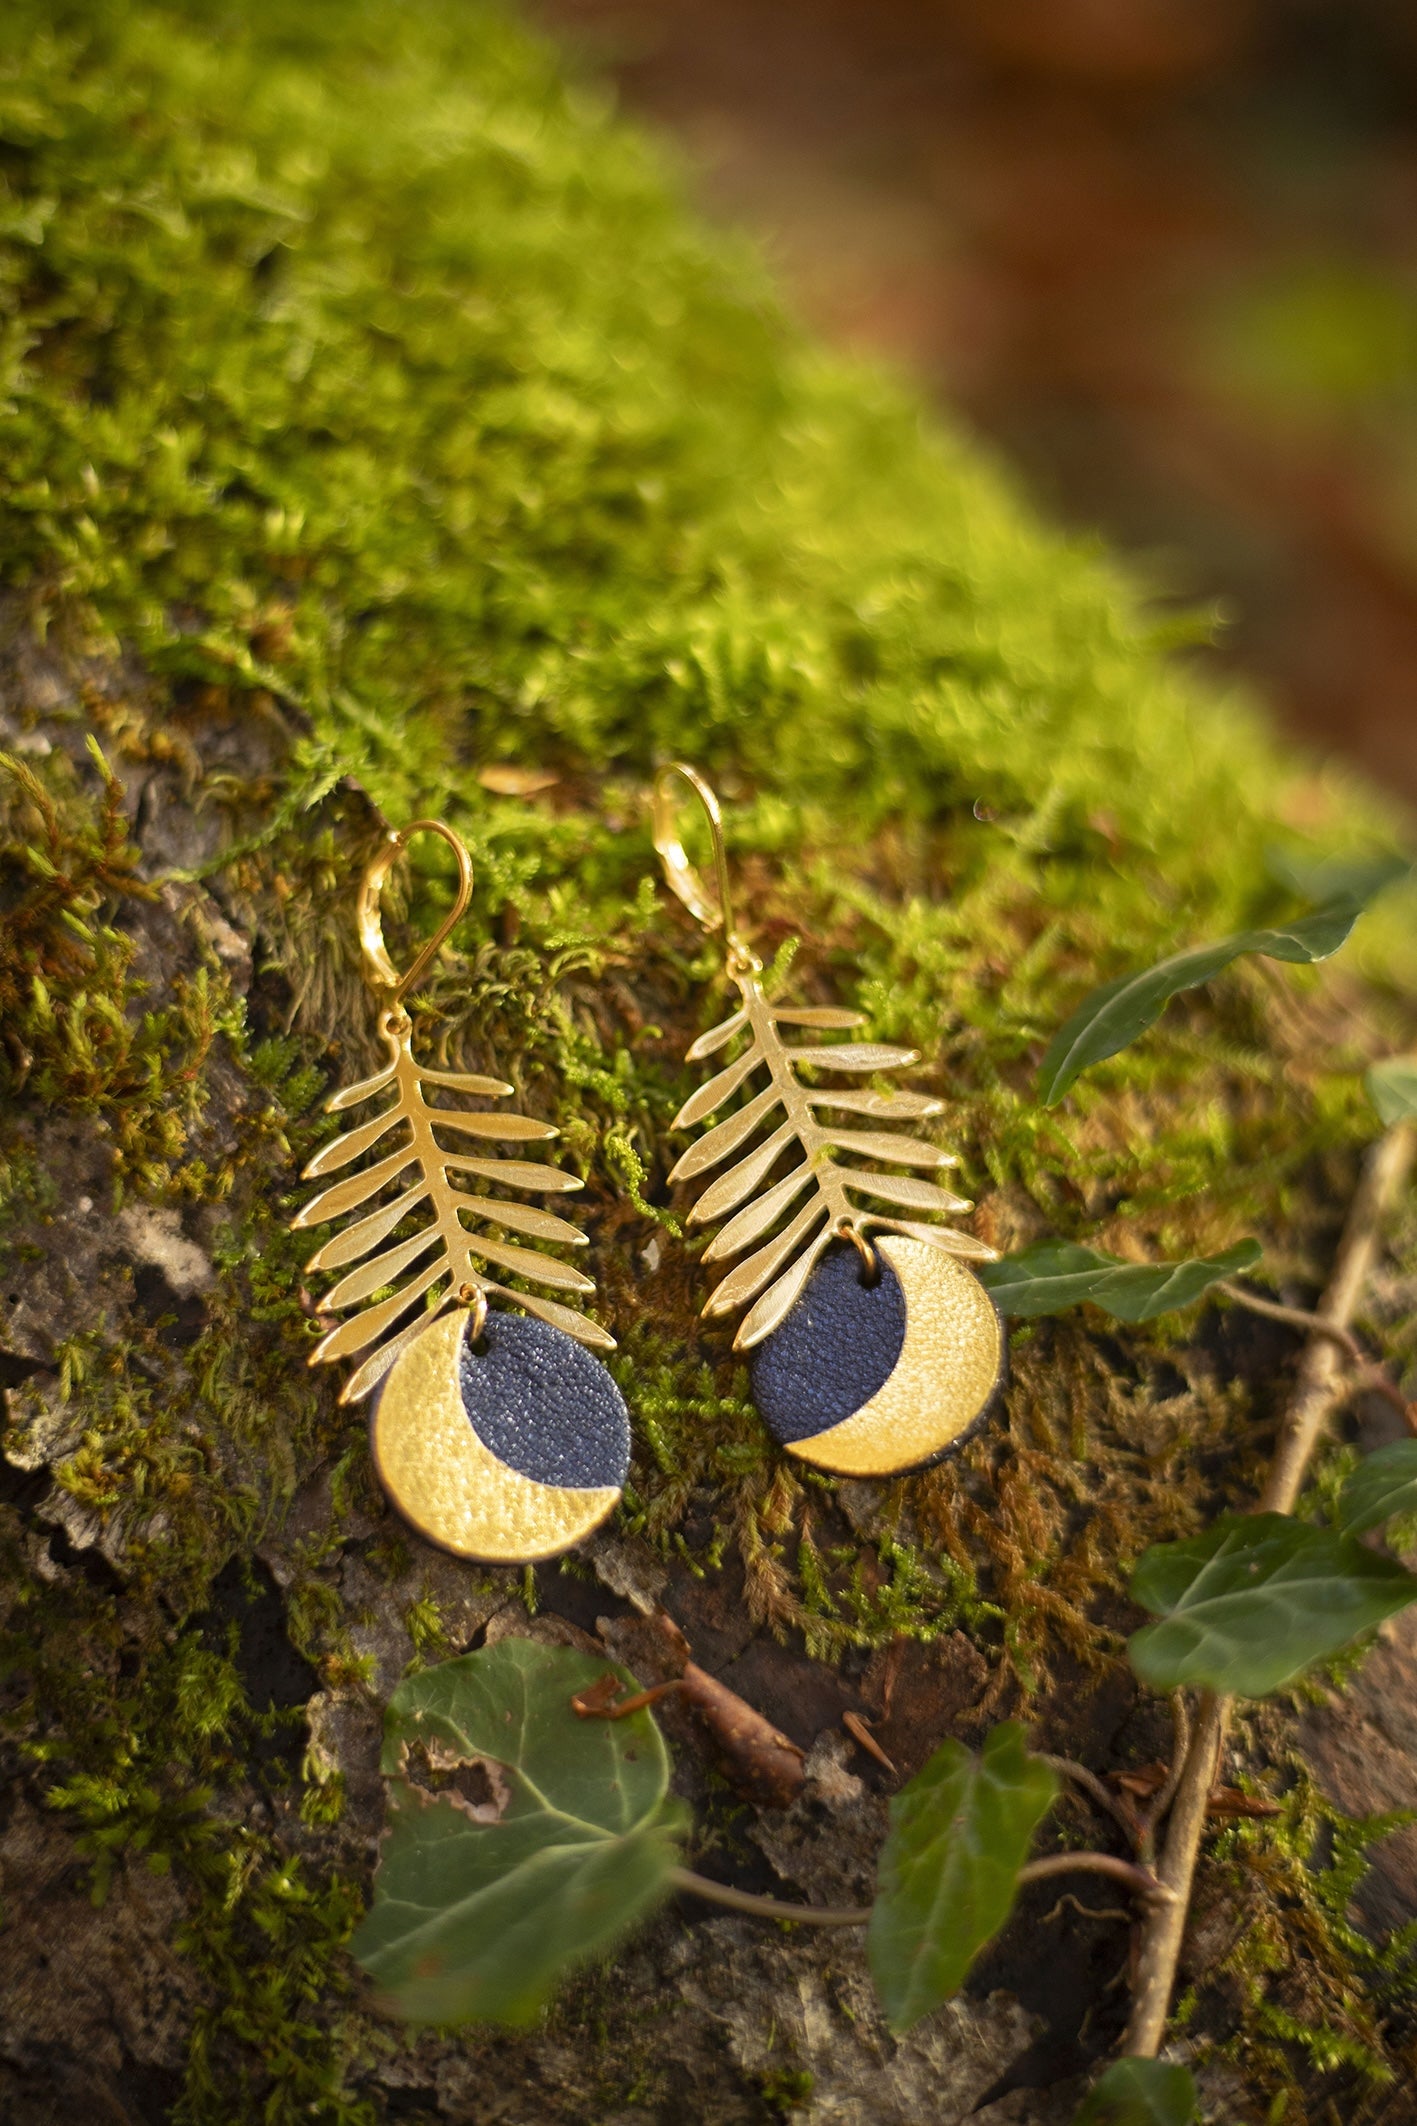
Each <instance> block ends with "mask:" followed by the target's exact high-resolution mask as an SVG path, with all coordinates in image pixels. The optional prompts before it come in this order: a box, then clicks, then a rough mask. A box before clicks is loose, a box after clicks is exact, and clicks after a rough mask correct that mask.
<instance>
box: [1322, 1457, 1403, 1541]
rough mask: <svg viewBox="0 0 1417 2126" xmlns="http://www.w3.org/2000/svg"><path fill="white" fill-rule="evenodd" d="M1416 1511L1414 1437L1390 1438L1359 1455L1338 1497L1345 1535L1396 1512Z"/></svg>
mask: <svg viewBox="0 0 1417 2126" xmlns="http://www.w3.org/2000/svg"><path fill="white" fill-rule="evenodd" d="M1413 1512H1417V1439H1399V1440H1394V1441H1393V1443H1392V1445H1391V1446H1390V1447H1379V1448H1378V1449H1377V1451H1376V1452H1375V1453H1373V1454H1367V1455H1365V1456H1364V1457H1363V1459H1362V1461H1361V1462H1360V1463H1359V1464H1358V1467H1357V1468H1356V1469H1355V1470H1354V1471H1353V1474H1352V1475H1351V1476H1350V1477H1349V1479H1348V1482H1347V1483H1346V1484H1345V1485H1344V1487H1343V1491H1342V1493H1341V1495H1340V1497H1339V1501H1338V1526H1339V1529H1340V1531H1341V1533H1342V1534H1344V1535H1346V1536H1353V1535H1367V1534H1368V1532H1369V1530H1370V1529H1373V1528H1381V1527H1382V1525H1383V1523H1384V1521H1390V1520H1393V1519H1394V1518H1395V1517H1396V1516H1397V1515H1398V1514H1401V1513H1413Z"/></svg>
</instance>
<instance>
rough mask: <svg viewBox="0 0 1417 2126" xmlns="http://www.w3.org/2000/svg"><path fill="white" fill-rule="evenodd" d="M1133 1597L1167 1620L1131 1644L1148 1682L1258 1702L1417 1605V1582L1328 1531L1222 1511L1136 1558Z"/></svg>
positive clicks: (1272, 1516)
mask: <svg viewBox="0 0 1417 2126" xmlns="http://www.w3.org/2000/svg"><path fill="white" fill-rule="evenodd" d="M1132 1594H1133V1596H1134V1598H1135V1599H1136V1600H1137V1601H1138V1602H1140V1603H1141V1605H1142V1607H1143V1608H1144V1609H1150V1610H1153V1611H1155V1612H1156V1614H1157V1615H1158V1616H1160V1617H1161V1618H1162V1619H1163V1621H1162V1622H1161V1623H1159V1624H1147V1625H1145V1626H1144V1627H1143V1628H1142V1630H1140V1631H1138V1632H1134V1633H1133V1635H1132V1637H1131V1639H1130V1641H1129V1642H1128V1647H1127V1651H1128V1653H1129V1654H1130V1656H1131V1663H1132V1667H1133V1668H1134V1669H1135V1670H1136V1672H1137V1674H1138V1675H1139V1676H1140V1677H1141V1679H1142V1681H1143V1683H1149V1684H1150V1685H1151V1687H1152V1689H1153V1690H1179V1689H1180V1688H1181V1687H1182V1686H1183V1685H1185V1684H1188V1683H1203V1684H1206V1685H1207V1686H1208V1687H1209V1688H1210V1689H1211V1690H1218V1691H1235V1692H1237V1693H1238V1694H1239V1695H1240V1696H1241V1697H1244V1698H1264V1697H1267V1696H1268V1695H1269V1693H1270V1692H1271V1691H1276V1690H1280V1689H1282V1688H1283V1686H1284V1685H1285V1684H1286V1683H1290V1682H1292V1681H1293V1679H1294V1678H1295V1676H1297V1675H1299V1674H1300V1673H1301V1672H1302V1671H1303V1670H1304V1669H1306V1668H1307V1667H1308V1666H1309V1664H1310V1663H1311V1662H1313V1661H1320V1660H1322V1659H1323V1658H1324V1656H1325V1655H1326V1654H1335V1653H1337V1652H1338V1650H1339V1648H1340V1647H1343V1646H1346V1645H1347V1644H1348V1642H1349V1641H1350V1639H1356V1638H1357V1636H1358V1634H1359V1633H1360V1632H1364V1631H1368V1630H1369V1629H1371V1627H1372V1626H1373V1625H1375V1624H1381V1622H1382V1620H1383V1618H1384V1617H1390V1616H1394V1615H1395V1614H1396V1612H1397V1611H1398V1610H1399V1609H1405V1608H1406V1606H1407V1604H1408V1603H1409V1602H1412V1601H1417V1576H1414V1575H1413V1574H1412V1573H1410V1572H1406V1571H1404V1570H1403V1568H1402V1566H1401V1565H1399V1564H1398V1563H1397V1562H1396V1561H1395V1560H1394V1559H1392V1558H1385V1557H1381V1556H1379V1555H1378V1553H1377V1552H1375V1551H1372V1550H1367V1549H1365V1548H1364V1546H1363V1545H1362V1544H1361V1543H1356V1542H1354V1540H1353V1538H1352V1537H1351V1536H1348V1535H1340V1534H1339V1533H1338V1532H1337V1531H1336V1530H1334V1529H1331V1528H1315V1527H1312V1526H1310V1525H1309V1523H1308V1522H1306V1521H1296V1520H1292V1519H1290V1517H1289V1516H1288V1515H1287V1514H1283V1513H1254V1514H1238V1513H1227V1514H1225V1515H1223V1516H1222V1517H1221V1519H1220V1520H1218V1521H1216V1522H1215V1523H1214V1524H1213V1526H1211V1527H1210V1528H1207V1529H1206V1531H1205V1533H1204V1534H1203V1535H1197V1536H1192V1537H1190V1538H1189V1540H1188V1541H1186V1542H1184V1543H1160V1544H1157V1545H1156V1546H1155V1547H1154V1548H1153V1549H1151V1550H1148V1551H1145V1552H1143V1554H1142V1556H1141V1557H1140V1558H1139V1559H1138V1561H1137V1566H1136V1570H1135V1571H1134V1573H1133V1574H1132Z"/></svg>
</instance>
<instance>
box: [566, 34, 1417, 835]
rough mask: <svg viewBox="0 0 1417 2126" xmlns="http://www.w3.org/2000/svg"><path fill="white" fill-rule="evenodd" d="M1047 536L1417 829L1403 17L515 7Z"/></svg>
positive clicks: (1414, 434)
mask: <svg viewBox="0 0 1417 2126" xmlns="http://www.w3.org/2000/svg"><path fill="white" fill-rule="evenodd" d="M533 13H534V14H535V15H537V16H539V18H540V19H541V20H543V21H544V22H546V23H548V24H550V25H551V26H552V27H554V28H555V29H556V30H557V31H558V32H559V33H561V34H562V35H563V36H564V35H566V34H567V33H568V32H569V33H570V34H571V35H572V37H573V39H575V40H578V41H579V42H580V44H581V47H582V49H583V51H584V52H585V53H586V54H587V55H588V56H589V58H590V59H592V60H593V62H594V63H595V65H596V66H597V67H598V68H608V69H609V71H610V72H611V74H612V75H613V76H614V78H615V79H616V80H617V82H618V84H619V87H620V91H621V94H622V96H623V98H624V100H625V103H626V105H627V106H628V107H629V108H630V109H632V110H634V111H635V112H637V113H640V114H645V115H648V116H649V117H651V118H652V119H654V120H656V121H658V122H660V123H661V124H662V125H664V126H666V127H667V128H668V129H669V130H670V131H671V132H672V133H674V134H677V136H678V137H679V139H680V140H681V142H682V143H683V144H684V146H685V148H686V149H687V151H688V153H689V156H690V158H691V161H692V163H693V165H694V166H695V168H696V170H697V172H698V180H697V181H698V190H699V193H700V196H701V197H702V198H703V199H705V200H706V201H707V202H708V204H709V205H710V207H711V208H713V209H715V210H716V211H718V212H720V213H722V214H725V215H728V216H731V217H732V218H734V219H736V220H738V221H741V222H746V223H748V224H749V225H750V226H752V227H754V228H756V229H757V230H758V231H760V232H762V233H763V234H764V235H765V236H766V237H767V239H768V242H769V248H770V251H771V252H772V254H773V255H774V257H775V259H776V262H777V264H778V267H779V270H780V272H781V274H782V276H783V278H784V279H785V280H786V282H787V283H788V285H789V287H790V288H791V289H793V290H794V291H795V294H796V297H797V300H798V302H799V303H800V304H801V306H802V307H803V309H804V310H805V311H806V313H807V314H808V315H809V316H810V317H811V318H812V320H813V321H814V322H816V323H818V324H819V325H821V326H823V327H824V328H825V329H826V330H827V332H828V333H829V334H831V335H834V336H835V337H837V338H838V339H841V340H845V341H847V342H848V343H850V344H852V345H854V346H857V347H862V348H866V349H869V350H874V351H884V352H885V353H887V354H888V355H890V356H892V357H894V358H896V359H899V360H903V361H904V362H905V363H906V364H907V365H908V366H910V367H912V368H914V369H915V370H916V371H917V373H920V374H922V375H923V376H924V377H925V378H926V379H927V381H928V382H929V383H930V384H931V385H933V386H934V387H935V389H936V390H937V391H938V394H939V396H940V397H941V398H942V399H944V400H946V401H947V402H948V403H949V405H950V407H951V408H952V409H953V410H954V411H956V412H958V411H959V410H963V412H964V413H965V414H966V415H967V416H968V417H970V418H972V420H973V421H974V422H975V423H976V424H977V425H978V427H979V429H980V430H981V431H982V432H983V433H984V435H985V436H986V437H988V438H990V439H992V440H993V441H995V442H996V443H997V444H998V445H999V446H1000V447H1001V449H1002V450H1003V451H1004V453H1005V454H1006V456H1007V457H1008V458H1009V459H1010V460H1011V461H1012V462H1013V463H1014V464H1015V465H1017V466H1019V467H1021V468H1022V469H1023V471H1024V473H1025V475H1026V477H1027V478H1028V480H1029V481H1030V482H1031V484H1032V486H1033V489H1034V492H1035V493H1036V494H1037V495H1038V496H1039V498H1040V499H1041V500H1042V501H1043V502H1044V503H1045V505H1046V506H1047V507H1048V508H1049V509H1050V511H1052V512H1054V513H1056V514H1058V515H1061V516H1062V517H1063V518H1064V519H1065V520H1068V521H1070V522H1072V523H1073V524H1081V525H1084V526H1089V527H1096V528H1097V529H1098V530H1099V531H1100V532H1102V533H1104V534H1105V535H1106V537H1107V538H1108V539H1109V540H1110V541H1111V542H1113V543H1114V544H1118V545H1120V546H1122V547H1123V548H1124V549H1126V550H1128V551H1129V552H1130V553H1131V554H1132V555H1133V557H1134V558H1135V559H1137V560H1138V561H1139V562H1140V564H1141V565H1142V567H1143V569H1144V571H1145V572H1146V573H1147V575H1148V576H1149V577H1150V579H1151V581H1152V582H1153V583H1154V584H1155V585H1156V586H1157V588H1158V590H1159V591H1160V592H1161V593H1162V594H1164V595H1169V596H1173V597H1176V598H1178V599H1181V600H1183V601H1192V602H1193V601H1196V600H1200V601H1202V602H1204V603H1208V604H1210V605H1212V606H1213V607H1214V609H1215V611H1216V615H1217V619H1218V622H1219V626H1218V631H1217V643H1216V649H1215V651H1214V652H1213V653H1212V654H1213V655H1214V656H1216V657H1218V658H1220V659H1221V660H1223V661H1224V662H1225V663H1226V664H1227V665H1229V666H1231V667H1236V668H1238V669H1239V670H1241V671H1242V672H1246V673H1248V674H1250V675H1253V677H1254V678H1255V679H1256V680H1257V682H1258V683H1259V684H1260V686H1261V687H1262V690H1263V691H1264V692H1265V694H1266V695H1267V696H1268V697H1269V699H1270V700H1271V702H1272V703H1273V704H1274V705H1275V706H1276V707H1277V709H1278V711H1279V713H1280V714H1281V715H1282V716H1283V717H1284V719H1285V720H1286V721H1287V723H1288V724H1289V725H1290V727H1291V728H1292V729H1294V730H1295V731H1297V732H1298V733H1300V734H1301V735H1303V736H1304V737H1306V738H1308V739H1309V740H1311V741H1314V742H1316V743H1317V744H1318V745H1320V746H1321V747H1325V748H1328V747H1332V748H1336V749H1338V750H1340V751H1343V752H1346V753H1348V754H1350V755H1351V756H1354V757H1356V758H1357V759H1359V760H1360V761H1362V762H1363V764H1364V765H1365V766H1366V767H1367V768H1368V770H1369V771H1370V772H1371V773H1373V774H1374V775H1376V777H1377V778H1378V779H1379V781H1380V782H1382V783H1383V784H1385V785H1386V786H1387V787H1388V788H1389V789H1390V790H1394V791H1398V792H1401V793H1402V794H1403V795H1404V796H1405V797H1407V798H1408V799H1409V800H1410V799H1413V798H1417V9H1414V8H1413V7H1412V6H1411V4H1410V0H869V4H863V0H535V5H534V7H533Z"/></svg>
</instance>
